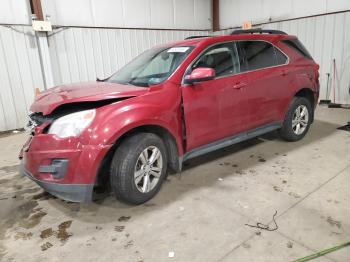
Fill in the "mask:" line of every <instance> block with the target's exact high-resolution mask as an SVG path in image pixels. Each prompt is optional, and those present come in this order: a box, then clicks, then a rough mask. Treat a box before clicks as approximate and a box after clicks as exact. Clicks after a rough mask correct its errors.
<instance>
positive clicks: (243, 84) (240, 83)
mask: <svg viewBox="0 0 350 262" xmlns="http://www.w3.org/2000/svg"><path fill="white" fill-rule="evenodd" d="M246 85H247V84H246V83H243V82H238V83H235V84H234V85H233V88H234V89H241V88H243V87H245V86H246Z"/></svg>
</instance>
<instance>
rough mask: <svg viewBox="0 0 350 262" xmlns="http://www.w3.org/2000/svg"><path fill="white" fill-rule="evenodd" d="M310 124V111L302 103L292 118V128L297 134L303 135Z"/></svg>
mask: <svg viewBox="0 0 350 262" xmlns="http://www.w3.org/2000/svg"><path fill="white" fill-rule="evenodd" d="M308 124H309V111H308V109H307V107H306V106H304V105H300V106H298V107H297V109H295V111H294V114H293V120H292V129H293V132H294V133H295V134H296V135H301V134H302V133H304V131H305V130H306V128H307V126H308Z"/></svg>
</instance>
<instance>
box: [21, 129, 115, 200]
mask: <svg viewBox="0 0 350 262" xmlns="http://www.w3.org/2000/svg"><path fill="white" fill-rule="evenodd" d="M28 141H29V142H28V143H26V144H25V146H24V148H23V149H22V152H21V154H20V158H21V159H22V167H21V173H22V174H23V175H25V176H27V177H28V178H30V179H31V180H33V181H34V182H36V183H37V184H38V185H39V186H41V187H42V188H43V189H44V190H45V191H47V192H48V193H50V194H52V195H54V196H57V197H59V198H61V199H64V200H67V201H72V202H90V201H91V200H92V194H93V187H94V185H95V182H96V176H97V173H98V171H99V168H100V166H101V163H102V160H103V158H104V157H105V155H106V154H107V152H108V150H109V149H110V148H111V146H112V145H84V144H82V142H81V141H80V140H79V139H78V138H65V139H63V138H59V137H57V136H54V135H48V134H39V135H35V136H34V137H32V138H31V140H28Z"/></svg>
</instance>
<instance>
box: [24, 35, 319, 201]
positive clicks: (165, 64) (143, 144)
mask: <svg viewBox="0 0 350 262" xmlns="http://www.w3.org/2000/svg"><path fill="white" fill-rule="evenodd" d="M318 69H319V66H318V65H317V64H316V63H315V62H314V60H313V59H312V57H311V56H310V54H309V53H308V51H307V50H306V49H305V47H304V46H303V45H302V44H301V43H300V42H299V40H298V39H297V38H296V37H295V36H291V35H287V34H286V33H284V32H281V31H276V30H261V29H256V30H245V31H243V30H238V31H234V32H233V33H232V34H231V35H225V36H213V37H190V38H188V39H186V40H184V41H180V42H176V43H171V44H167V45H162V46H157V47H154V48H151V49H150V50H148V51H145V52H144V53H142V54H141V55H139V56H138V57H137V58H135V59H134V60H132V61H131V62H130V63H129V64H127V65H125V66H124V67H123V68H121V69H120V70H119V71H117V72H116V73H115V74H113V75H112V76H111V77H109V78H107V79H105V80H98V81H96V82H89V83H79V84H72V85H63V86H58V87H54V88H51V89H49V90H46V91H44V92H43V93H41V94H40V95H39V96H38V97H37V98H36V100H35V102H34V103H33V105H32V106H31V108H30V111H31V113H30V122H29V127H30V128H31V136H30V138H29V140H28V141H27V142H26V144H25V145H24V146H23V149H22V151H21V153H20V159H22V165H21V166H22V168H21V173H22V174H24V175H25V176H27V177H29V178H30V179H32V180H33V181H35V182H36V183H37V184H39V185H40V186H41V187H42V188H43V189H44V190H46V191H47V192H49V193H51V194H52V195H55V196H57V197H59V198H61V199H64V200H67V201H73V202H88V201H91V200H92V198H93V193H94V192H95V189H96V188H100V187H105V188H107V189H109V190H112V191H113V192H114V194H115V196H116V198H117V199H120V200H123V201H126V202H128V203H132V204H140V203H143V202H145V201H147V200H149V199H151V198H152V197H153V196H154V195H155V194H156V193H157V192H158V191H159V189H160V187H161V184H162V181H163V180H164V178H165V177H166V175H167V172H168V170H169V169H171V170H173V171H175V172H179V171H181V168H182V164H183V162H184V161H186V160H188V159H191V158H194V157H197V156H200V155H203V154H206V153H208V152H210V151H213V150H218V149H220V148H223V147H226V146H229V145H232V144H235V143H239V142H241V141H244V140H247V139H250V138H253V137H256V136H259V135H262V134H264V133H267V132H270V131H273V130H278V131H279V134H280V135H281V137H282V138H284V139H285V140H287V141H297V140H299V139H301V138H303V137H304V136H305V134H306V133H307V132H308V129H309V127H310V124H311V123H312V122H313V118H314V109H315V106H316V104H317V101H318V95H319V81H318V78H319V74H318Z"/></svg>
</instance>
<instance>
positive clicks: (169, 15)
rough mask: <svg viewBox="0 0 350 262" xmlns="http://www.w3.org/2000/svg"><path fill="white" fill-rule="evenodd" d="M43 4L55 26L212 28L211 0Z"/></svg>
mask: <svg viewBox="0 0 350 262" xmlns="http://www.w3.org/2000/svg"><path fill="white" fill-rule="evenodd" d="M0 1H4V0H0ZM42 6H43V10H44V13H45V14H46V15H50V16H51V21H52V22H53V24H54V25H62V26H81V27H83V26H84V27H109V28H110V27H115V28H119V27H122V28H154V29H189V30H194V29H196V30H207V29H210V28H211V0H90V1H86V0H75V1H71V0H42Z"/></svg>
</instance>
